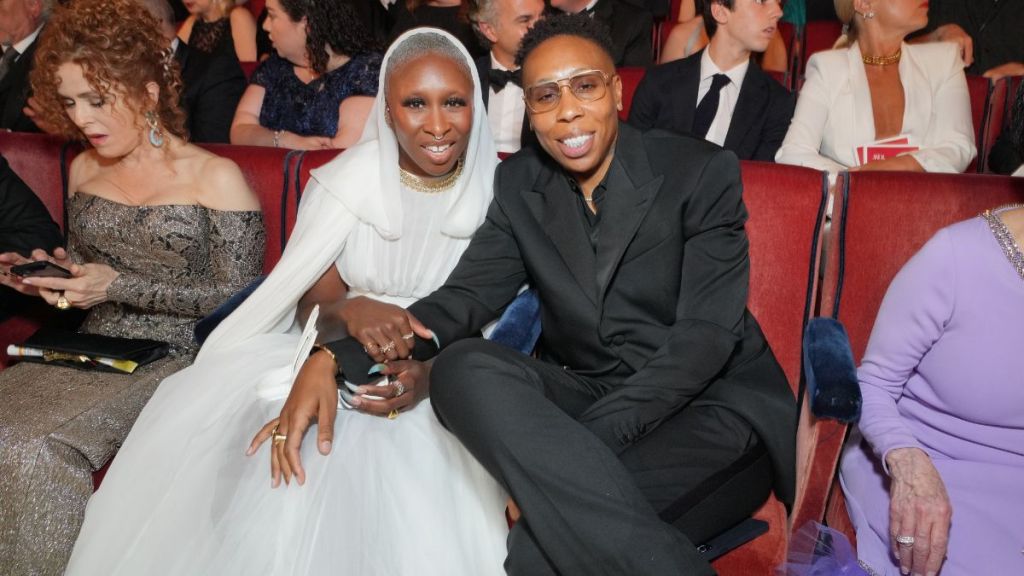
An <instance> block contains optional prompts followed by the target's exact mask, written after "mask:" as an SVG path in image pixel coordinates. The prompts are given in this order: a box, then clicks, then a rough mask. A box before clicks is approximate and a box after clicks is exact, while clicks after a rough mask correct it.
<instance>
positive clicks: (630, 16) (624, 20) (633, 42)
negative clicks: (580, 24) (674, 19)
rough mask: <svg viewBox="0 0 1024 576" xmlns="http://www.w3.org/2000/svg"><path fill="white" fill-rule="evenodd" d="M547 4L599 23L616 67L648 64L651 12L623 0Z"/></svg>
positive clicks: (558, 0)
mask: <svg viewBox="0 0 1024 576" xmlns="http://www.w3.org/2000/svg"><path fill="white" fill-rule="evenodd" d="M551 7H552V8H554V9H556V10H559V11H561V12H564V13H565V14H580V13H583V14H587V15H588V16H590V17H591V18H593V19H594V20H595V21H597V22H600V23H601V24H603V25H604V26H605V27H606V28H607V29H608V32H609V33H610V34H611V38H612V61H613V62H614V63H615V65H616V66H644V67H646V66H650V65H651V64H652V63H653V62H654V54H653V52H652V50H651V48H652V47H651V31H652V30H653V28H654V19H653V17H652V16H651V13H650V12H648V11H647V10H646V9H644V8H642V7H641V6H638V5H636V4H630V3H628V2H625V1H624V0H551Z"/></svg>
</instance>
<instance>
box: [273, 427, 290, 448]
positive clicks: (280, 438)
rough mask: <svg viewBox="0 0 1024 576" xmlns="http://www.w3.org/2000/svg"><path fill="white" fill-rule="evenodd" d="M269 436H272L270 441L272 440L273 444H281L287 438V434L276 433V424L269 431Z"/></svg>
mask: <svg viewBox="0 0 1024 576" xmlns="http://www.w3.org/2000/svg"><path fill="white" fill-rule="evenodd" d="M270 436H271V437H272V438H273V439H272V440H271V442H273V443H274V444H283V443H284V441H285V440H287V439H288V435H287V434H278V433H277V426H274V429H273V430H271V431H270Z"/></svg>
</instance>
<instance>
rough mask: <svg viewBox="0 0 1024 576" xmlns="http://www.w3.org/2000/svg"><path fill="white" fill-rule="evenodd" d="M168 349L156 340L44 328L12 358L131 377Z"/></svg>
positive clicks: (31, 337) (161, 356) (162, 355)
mask: <svg viewBox="0 0 1024 576" xmlns="http://www.w3.org/2000/svg"><path fill="white" fill-rule="evenodd" d="M168 349H169V345H168V344H167V342H160V341H158V340H146V339H142V338H117V337H115V336H102V335H99V334H82V333H79V332H68V331H63V330H51V329H47V328H43V329H41V330H39V331H38V332H36V333H35V334H33V335H32V336H30V337H29V338H28V340H26V341H25V342H24V343H23V344H21V349H20V350H15V352H16V354H15V355H16V356H18V357H20V359H22V360H25V361H27V362H41V363H44V364H55V365H58V366H68V367H71V368H78V369H82V370H99V371H102V372H115V373H118V374H131V373H132V372H134V371H135V369H136V368H138V367H139V366H144V365H146V364H149V363H150V362H154V361H156V360H159V359H161V358H163V357H164V356H166V355H167V352H168Z"/></svg>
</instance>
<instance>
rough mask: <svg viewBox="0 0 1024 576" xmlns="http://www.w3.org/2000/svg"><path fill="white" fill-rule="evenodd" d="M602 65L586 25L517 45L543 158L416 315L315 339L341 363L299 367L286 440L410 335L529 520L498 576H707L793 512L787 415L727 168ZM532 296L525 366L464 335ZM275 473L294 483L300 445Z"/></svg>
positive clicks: (715, 151) (409, 399)
mask: <svg viewBox="0 0 1024 576" xmlns="http://www.w3.org/2000/svg"><path fill="white" fill-rule="evenodd" d="M611 51H612V49H611V43H610V39H609V38H608V36H607V32H606V31H605V30H604V28H603V27H601V26H598V25H595V24H594V22H593V21H592V20H590V19H589V18H586V17H584V16H579V15H575V16H565V15H563V16H554V17H550V18H547V19H545V20H541V21H540V22H538V23H537V24H536V25H535V26H534V28H533V30H531V31H530V32H529V33H527V35H526V36H525V37H524V39H523V44H522V46H521V48H520V52H519V55H518V56H517V61H518V62H519V63H520V64H521V65H522V70H523V85H524V86H525V88H524V90H525V94H526V101H527V105H528V107H529V109H530V120H531V122H532V124H533V128H534V131H535V132H536V134H537V137H538V140H539V144H540V147H541V149H537V148H534V147H528V148H524V149H523V150H521V151H520V152H519V153H517V154H515V155H513V156H512V157H511V158H509V159H508V160H505V161H504V162H502V163H501V164H500V165H499V167H498V169H497V173H496V176H495V189H494V200H493V202H492V203H491V206H490V208H489V210H488V214H487V218H486V220H485V222H484V224H483V225H482V226H481V227H480V228H479V229H478V230H477V231H476V234H475V235H474V237H473V239H472V241H471V242H470V245H469V247H468V248H467V250H466V252H465V253H464V254H463V256H462V258H461V260H460V262H459V264H458V265H457V266H456V268H455V270H454V271H453V272H452V274H451V276H450V277H449V278H448V280H447V281H446V283H445V284H444V286H443V287H441V288H440V289H438V290H437V291H435V292H434V293H433V294H431V295H429V296H427V297H426V298H423V299H422V300H420V301H418V302H416V303H414V304H413V305H412V306H410V307H409V309H408V310H407V311H403V310H401V309H398V308H394V307H391V308H389V309H388V310H387V311H385V312H381V311H380V309H379V308H378V309H376V311H375V312H372V313H371V312H364V313H362V317H358V316H359V315H360V313H358V312H357V313H356V314H355V315H350V317H349V322H348V328H349V334H350V337H349V338H346V339H344V340H340V341H336V342H332V343H328V344H327V347H328V349H329V350H330V352H331V354H332V355H333V356H334V357H335V358H336V359H337V362H336V363H334V362H318V363H316V364H312V363H311V364H307V368H310V367H311V366H313V368H312V369H309V370H307V369H305V368H304V369H303V371H302V374H300V376H299V380H298V381H297V382H296V383H295V385H294V386H293V388H292V394H291V396H290V397H289V400H288V403H287V404H286V408H285V410H283V411H282V416H281V421H282V422H284V421H286V420H287V421H288V422H290V423H292V424H291V427H290V429H289V431H288V433H289V434H300V435H301V434H304V433H305V431H306V427H308V426H309V424H310V423H311V422H316V421H317V420H318V415H319V416H322V417H326V418H327V419H328V420H327V421H329V422H333V418H334V409H335V405H336V400H335V399H336V393H335V394H334V395H332V394H331V387H332V386H334V380H333V375H332V373H331V370H333V369H334V368H333V367H334V366H338V367H339V369H340V370H341V372H342V374H341V377H344V378H345V379H348V380H353V381H354V380H365V379H366V373H367V368H368V366H369V364H370V363H372V362H374V361H377V362H380V361H382V360H385V359H389V360H396V359H398V357H399V355H398V350H399V349H400V350H403V351H404V350H406V349H407V344H408V343H409V342H410V340H413V341H414V346H412V349H413V358H415V359H420V360H422V359H425V358H428V357H430V356H431V355H432V354H433V353H436V351H437V348H436V347H435V345H434V344H430V338H433V339H434V342H436V343H437V344H439V346H440V347H441V352H440V355H439V356H437V357H436V358H435V361H434V363H433V367H432V369H431V373H430V376H429V394H430V398H431V402H432V404H433V408H434V410H435V412H436V414H437V416H438V418H439V419H440V420H441V422H442V423H443V424H444V425H445V426H446V427H447V428H448V429H449V430H451V431H452V433H454V434H455V435H456V436H457V437H458V438H459V439H460V440H461V441H462V442H463V444H464V445H465V446H466V447H467V448H468V449H469V451H470V452H471V453H472V454H473V456H474V457H476V458H477V459H478V460H479V461H480V463H481V464H482V465H483V466H484V467H485V468H486V469H487V470H488V472H490V473H491V475H492V476H494V477H495V478H496V479H497V480H498V481H499V482H500V483H502V485H503V486H504V487H505V488H506V489H507V490H508V491H509V493H510V494H511V496H512V498H513V499H514V501H515V503H517V504H518V508H519V509H520V510H521V512H522V515H521V517H520V518H519V520H518V522H517V523H516V524H515V526H514V527H513V528H512V532H511V534H510V536H509V540H508V546H509V552H508V558H507V560H506V563H505V568H506V570H507V572H508V573H509V574H511V575H518V574H529V575H531V576H537V575H547V574H556V573H559V574H566V575H577V574H578V575H588V576H589V575H596V574H614V575H621V574H645V575H661V574H676V575H678V574H690V575H693V574H696V575H700V574H712V573H713V570H712V569H711V567H710V566H709V565H708V563H707V562H706V561H705V560H704V559H703V558H702V557H701V556H700V555H699V554H698V552H697V550H696V547H695V546H694V544H693V543H694V542H697V543H702V542H706V541H707V540H708V539H709V538H711V537H713V536H714V535H716V534H718V533H721V532H722V531H724V530H726V529H728V528H729V527H731V526H734V525H735V524H737V523H739V522H741V521H742V520H744V519H746V518H747V517H749V515H750V514H751V513H752V512H753V511H754V510H756V509H757V508H758V507H759V506H760V505H761V504H762V503H763V502H764V501H765V499H766V498H767V496H768V494H769V492H770V491H771V490H772V489H773V488H774V490H775V494H776V495H777V496H778V497H779V499H780V500H782V501H783V502H785V503H786V504H787V505H790V504H791V503H792V501H793V497H794V476H795V470H794V460H795V454H794V452H795V431H796V430H795V428H796V402H795V398H794V396H793V394H792V392H791V391H790V389H789V386H788V384H787V382H786V378H785V375H784V374H783V372H782V370H781V368H780V367H779V365H778V363H777V362H776V360H775V357H774V355H773V354H772V352H771V349H770V348H769V346H768V344H767V342H766V341H765V339H764V336H763V334H762V333H761V330H760V328H759V326H758V324H757V321H756V320H755V319H754V318H753V316H751V314H750V312H749V311H747V309H746V301H747V291H748V286H747V284H748V280H749V263H750V262H749V255H748V242H747V237H746V234H745V233H744V229H743V227H744V222H745V220H746V216H747V215H746V210H745V208H744V205H743V200H742V197H741V184H740V175H739V167H738V164H737V161H736V157H735V156H734V155H733V154H732V153H730V152H728V151H723V150H721V149H720V148H718V147H716V146H712V145H710V144H708V143H706V142H704V141H702V140H700V139H696V138H690V137H687V136H680V135H675V134H672V133H669V132H665V131H658V130H655V131H650V132H646V133H645V132H641V131H639V130H637V129H635V128H632V127H630V126H629V125H627V124H620V123H619V122H618V119H617V110H618V108H620V107H621V101H622V83H621V80H620V79H619V78H618V76H617V75H616V74H615V68H614V64H613V62H612V59H611ZM524 282H528V283H529V284H530V285H531V286H532V287H533V289H534V290H536V292H537V294H538V297H539V301H540V309H541V324H542V330H541V341H540V343H539V345H538V350H537V357H533V356H527V355H523V354H521V353H519V352H517V351H514V350H512V349H510V348H506V347H503V346H502V345H500V344H496V343H493V342H490V341H487V340H484V339H481V338H476V337H473V336H474V335H475V334H477V333H478V331H479V330H480V329H481V328H482V327H483V326H484V325H485V324H486V323H488V322H489V321H491V320H493V319H494V318H496V317H497V316H499V315H500V314H501V312H502V311H503V309H504V308H505V307H506V306H508V304H509V302H511V301H512V300H513V298H515V297H516V294H517V291H518V288H519V286H520V285H522V284H523V283H524ZM364 310H369V309H364ZM389 339H390V340H389ZM381 342H384V344H381ZM398 343H401V345H399V344H398ZM364 347H365V348H364ZM364 350H370V351H371V352H373V353H374V357H373V358H372V359H371V358H368V357H367V356H366V353H365V352H364ZM360 375H362V376H361V377H360ZM405 380H406V378H401V379H400V380H399V381H398V382H394V381H392V382H391V383H390V384H387V383H385V384H384V385H382V386H377V387H373V388H372V390H373V395H374V396H377V397H383V399H382V400H374V399H371V398H367V397H365V396H364V397H361V400H360V401H359V409H360V410H364V411H366V412H370V413H375V414H380V415H385V414H387V415H389V417H392V418H393V417H401V416H400V414H401V410H403V409H405V408H407V407H408V406H411V405H412V404H414V403H415V402H416V401H417V400H418V399H419V398H422V397H423V396H424V394H425V393H426V392H427V391H424V390H422V389H417V387H418V386H422V385H423V384H422V381H421V380H418V381H417V382H419V383H417V382H412V381H410V382H405ZM299 390H302V392H297V391H299ZM298 396H301V398H300V397H298ZM321 411H322V412H321ZM296 423H298V426H296ZM331 439H332V438H331V437H330V432H329V430H328V429H327V428H325V427H320V429H319V432H318V442H324V441H326V442H329V441H330V440H331ZM285 458H286V460H287V461H288V462H289V464H288V466H290V467H291V468H290V469H296V468H295V465H296V464H298V451H297V450H295V451H288V452H286V456H285ZM282 466H284V464H282ZM397 480H398V479H396V481H397Z"/></svg>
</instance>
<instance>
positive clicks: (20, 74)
mask: <svg viewBox="0 0 1024 576" xmlns="http://www.w3.org/2000/svg"><path fill="white" fill-rule="evenodd" d="M40 34H41V32H40ZM37 46H39V38H36V40H35V41H34V42H32V43H31V44H29V46H28V48H27V49H25V51H24V52H23V53H22V54H21V56H18V59H17V60H16V61H15V62H14V63H13V64H11V67H10V69H9V70H8V71H7V74H6V75H5V76H4V78H3V80H2V81H0V126H3V127H5V128H10V129H12V130H15V131H25V130H30V131H38V129H36V128H35V124H33V123H32V121H31V120H29V119H28V118H27V117H25V115H24V113H23V112H22V108H24V107H25V104H26V101H27V99H28V98H27V97H28V95H29V94H30V87H29V72H31V70H32V60H33V58H35V53H36V47H37Z"/></svg>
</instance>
